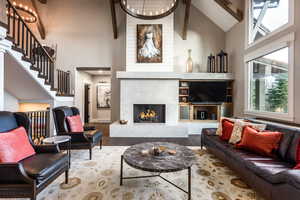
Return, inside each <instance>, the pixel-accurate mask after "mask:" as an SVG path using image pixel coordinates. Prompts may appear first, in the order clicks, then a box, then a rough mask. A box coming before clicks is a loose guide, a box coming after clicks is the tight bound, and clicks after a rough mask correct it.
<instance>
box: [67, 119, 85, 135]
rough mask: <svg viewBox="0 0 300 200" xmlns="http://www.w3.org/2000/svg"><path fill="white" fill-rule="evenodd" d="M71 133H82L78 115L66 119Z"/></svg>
mask: <svg viewBox="0 0 300 200" xmlns="http://www.w3.org/2000/svg"><path fill="white" fill-rule="evenodd" d="M67 120H68V123H69V127H70V129H71V130H70V131H71V132H83V125H82V122H81V118H80V115H74V116H69V117H67Z"/></svg>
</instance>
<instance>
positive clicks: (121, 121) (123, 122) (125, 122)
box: [120, 120, 128, 125]
mask: <svg viewBox="0 0 300 200" xmlns="http://www.w3.org/2000/svg"><path fill="white" fill-rule="evenodd" d="M127 123H128V121H127V120H120V124H121V125H125V124H127Z"/></svg>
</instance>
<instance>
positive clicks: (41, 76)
mask: <svg viewBox="0 0 300 200" xmlns="http://www.w3.org/2000/svg"><path fill="white" fill-rule="evenodd" d="M38 77H39V78H43V79H46V78H47V76H45V75H42V74H38Z"/></svg>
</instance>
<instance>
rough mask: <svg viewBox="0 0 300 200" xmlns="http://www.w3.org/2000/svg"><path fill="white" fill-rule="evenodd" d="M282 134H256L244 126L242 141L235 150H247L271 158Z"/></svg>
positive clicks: (267, 132) (266, 132)
mask: <svg viewBox="0 0 300 200" xmlns="http://www.w3.org/2000/svg"><path fill="white" fill-rule="evenodd" d="M281 136H282V133H279V132H269V131H264V132H258V131H257V130H255V129H253V128H251V127H249V126H246V127H245V128H244V130H243V134H242V140H241V142H240V143H238V144H237V145H236V147H237V148H242V149H247V150H250V151H253V152H256V153H259V154H261V155H265V156H272V153H273V151H274V150H276V149H278V146H279V142H280V140H281Z"/></svg>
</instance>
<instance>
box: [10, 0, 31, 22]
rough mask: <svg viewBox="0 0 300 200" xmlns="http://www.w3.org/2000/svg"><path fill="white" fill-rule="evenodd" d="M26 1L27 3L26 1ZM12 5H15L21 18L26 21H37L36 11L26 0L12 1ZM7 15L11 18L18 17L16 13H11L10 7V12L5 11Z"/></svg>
mask: <svg viewBox="0 0 300 200" xmlns="http://www.w3.org/2000/svg"><path fill="white" fill-rule="evenodd" d="M26 2H27V3H26ZM12 5H13V6H14V7H15V9H16V10H17V12H18V13H19V15H20V16H21V18H22V19H23V20H24V21H25V22H27V23H35V22H36V21H37V13H36V12H35V11H34V10H33V9H32V8H31V6H29V4H28V0H25V1H13V2H12ZM6 13H7V15H9V16H10V17H11V18H15V19H18V18H19V17H18V16H17V15H14V14H13V11H12V9H11V10H10V13H9V12H8V10H7V11H6Z"/></svg>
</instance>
